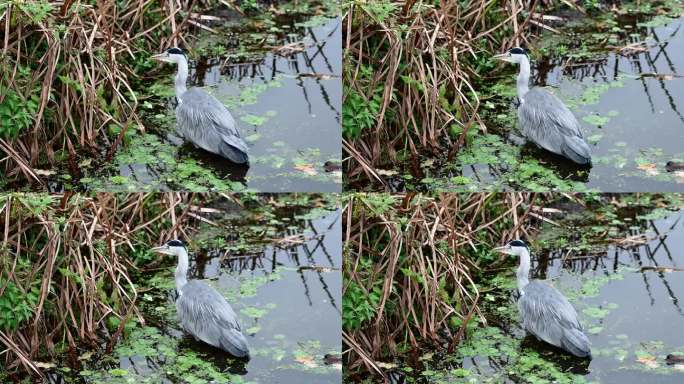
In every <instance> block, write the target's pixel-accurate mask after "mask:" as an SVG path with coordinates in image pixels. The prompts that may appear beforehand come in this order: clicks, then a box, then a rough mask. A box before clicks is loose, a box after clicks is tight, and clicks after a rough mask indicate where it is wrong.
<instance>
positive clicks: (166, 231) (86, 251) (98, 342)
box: [0, 193, 198, 376]
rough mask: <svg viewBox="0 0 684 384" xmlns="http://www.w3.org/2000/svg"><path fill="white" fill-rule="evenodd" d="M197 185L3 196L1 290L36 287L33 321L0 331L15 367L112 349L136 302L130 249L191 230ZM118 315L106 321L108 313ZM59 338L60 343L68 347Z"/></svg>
mask: <svg viewBox="0 0 684 384" xmlns="http://www.w3.org/2000/svg"><path fill="white" fill-rule="evenodd" d="M194 199H196V196H194V195H192V194H185V193H178V194H170V193H169V194H164V195H157V194H131V195H115V194H98V195H96V196H94V197H86V196H82V195H77V194H76V195H74V194H65V195H30V194H29V195H21V194H17V195H6V196H4V197H2V198H1V199H0V234H2V243H0V251H1V253H2V257H1V258H0V297H3V292H4V291H5V290H6V289H10V286H11V288H12V289H19V290H20V292H21V296H22V297H25V296H26V295H28V294H29V293H30V292H32V291H33V292H36V293H37V297H38V300H37V305H36V307H35V308H34V310H33V314H32V318H31V319H30V320H28V323H26V324H24V325H22V326H20V327H18V328H17V329H15V330H7V329H5V330H4V331H3V330H0V356H1V358H2V360H3V364H4V365H6V367H7V370H8V371H9V372H11V371H15V370H20V371H21V370H24V371H27V372H30V373H32V374H35V375H37V376H40V375H42V373H41V369H40V363H38V361H40V359H41V358H42V357H43V356H45V355H49V356H52V355H54V354H55V353H58V352H59V351H56V350H57V349H58V348H66V349H67V352H68V353H67V354H68V356H69V359H70V364H73V366H78V360H77V357H78V355H79V350H78V348H79V347H81V346H88V347H89V348H93V349H95V350H98V349H99V348H100V347H102V346H103V345H105V344H106V349H107V351H111V348H112V347H113V345H114V344H115V343H116V341H117V340H118V339H119V336H120V334H121V332H122V330H123V326H124V324H125V323H126V320H128V319H137V320H138V321H139V322H141V323H144V319H143V318H142V316H141V314H140V313H139V312H138V310H137V308H136V299H137V291H136V288H135V286H134V285H133V282H132V281H131V277H130V276H131V272H132V271H133V270H135V269H136V266H135V265H134V264H133V263H132V259H131V258H130V255H131V254H133V253H135V250H136V249H138V248H140V247H141V244H159V243H160V242H162V241H165V240H168V239H170V238H175V237H178V236H182V237H185V236H187V233H186V232H187V231H192V230H193V228H192V226H191V225H190V224H192V223H194V222H198V220H195V219H192V218H191V217H190V216H189V215H188V211H189V209H190V208H191V207H192V204H191V203H192V201H193V200H194ZM111 317H114V318H116V319H118V320H119V321H120V323H119V324H120V325H119V327H118V329H116V330H115V331H114V332H112V331H111V330H110V329H108V328H107V326H106V325H107V320H108V318H111ZM60 345H61V346H60Z"/></svg>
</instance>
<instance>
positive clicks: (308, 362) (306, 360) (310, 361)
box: [295, 355, 318, 368]
mask: <svg viewBox="0 0 684 384" xmlns="http://www.w3.org/2000/svg"><path fill="white" fill-rule="evenodd" d="M295 361H296V362H298V363H300V364H303V365H305V366H306V367H308V368H316V367H317V366H318V364H316V361H314V358H313V357H311V356H308V355H300V356H297V357H295Z"/></svg>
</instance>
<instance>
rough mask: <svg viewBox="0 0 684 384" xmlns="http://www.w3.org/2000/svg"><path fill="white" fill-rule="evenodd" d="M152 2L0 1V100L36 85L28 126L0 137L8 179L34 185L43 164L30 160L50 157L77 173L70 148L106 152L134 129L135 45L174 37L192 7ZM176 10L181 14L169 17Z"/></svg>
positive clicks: (46, 161)
mask: <svg viewBox="0 0 684 384" xmlns="http://www.w3.org/2000/svg"><path fill="white" fill-rule="evenodd" d="M162 3H163V4H159V3H158V2H155V1H152V0H136V1H126V2H113V1H97V2H82V1H80V0H67V1H48V2H31V1H28V2H14V1H10V2H8V3H7V4H6V5H5V6H4V7H0V50H1V52H2V54H1V55H0V75H1V76H0V103H2V102H3V101H6V100H3V99H4V98H6V96H7V95H6V94H5V93H6V92H1V91H2V90H3V89H4V90H9V92H12V93H13V94H17V95H19V97H20V99H21V100H22V101H21V104H25V103H28V102H29V101H30V100H32V96H35V93H36V92H39V96H38V97H37V98H38V108H37V111H36V112H35V115H34V116H31V119H30V123H29V126H27V127H26V128H23V129H22V131H21V132H20V133H19V134H18V137H5V138H0V151H2V152H3V153H4V156H3V157H4V158H3V159H2V163H3V164H2V167H3V169H4V171H5V174H6V177H7V178H8V179H10V180H13V179H15V178H17V177H18V178H19V179H22V180H26V181H28V182H30V183H34V184H37V185H42V184H43V183H44V182H43V181H42V178H41V176H44V175H45V174H46V173H47V172H48V171H46V170H42V169H39V168H37V167H45V166H46V165H54V164H55V162H56V161H57V159H58V158H66V159H67V163H68V167H69V168H70V169H69V171H70V173H72V175H74V176H78V175H79V170H78V169H79V165H78V164H79V161H81V160H80V158H79V155H87V156H89V157H94V158H96V159H100V160H102V159H111V157H112V155H113V154H114V152H116V150H117V148H118V146H119V145H120V144H121V140H122V138H123V136H124V135H125V133H126V130H128V129H144V125H143V124H142V122H141V121H140V119H139V117H138V114H137V113H136V111H137V107H138V103H139V100H138V97H137V96H136V93H135V92H134V85H133V82H134V80H135V78H136V77H137V76H139V75H136V73H135V70H136V69H135V66H136V65H138V66H139V65H143V63H142V61H141V60H140V59H139V58H140V57H146V56H147V54H146V53H145V52H151V51H156V50H158V49H160V48H164V47H167V46H169V45H171V44H173V43H175V42H176V41H178V40H179V39H180V40H182V39H183V36H182V35H181V32H183V31H184V29H185V27H186V25H187V23H186V22H187V18H188V17H189V16H190V14H191V12H190V10H191V9H192V7H193V5H194V1H192V2H190V3H189V4H181V3H180V2H179V1H177V0H169V1H164V2H162ZM45 10H47V11H48V13H47V14H43V13H42V12H44V11H45ZM181 11H183V12H185V14H186V16H185V17H184V18H183V21H182V22H179V23H177V22H176V19H177V18H178V19H181V16H182V14H181V13H180V12H181ZM22 69H28V71H25V72H22ZM138 70H139V68H138ZM113 128H114V130H115V132H117V130H118V135H116V136H114V137H112V136H110V135H111V131H112V129H113ZM108 133H109V135H108ZM102 148H104V150H103V149H102Z"/></svg>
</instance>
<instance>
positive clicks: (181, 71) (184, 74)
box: [175, 56, 188, 102]
mask: <svg viewBox="0 0 684 384" xmlns="http://www.w3.org/2000/svg"><path fill="white" fill-rule="evenodd" d="M187 81H188V60H186V59H185V56H183V57H181V58H180V60H178V73H177V74H176V84H175V85H176V99H177V100H178V102H180V100H181V98H180V97H181V95H182V94H184V93H185V91H187V90H188V88H187V87H186V85H185V83H186V82H187Z"/></svg>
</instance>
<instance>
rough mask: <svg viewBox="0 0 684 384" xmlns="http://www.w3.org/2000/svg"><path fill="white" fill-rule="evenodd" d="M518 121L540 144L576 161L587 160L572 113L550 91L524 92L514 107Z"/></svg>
mask: <svg viewBox="0 0 684 384" xmlns="http://www.w3.org/2000/svg"><path fill="white" fill-rule="evenodd" d="M518 122H519V123H520V127H521V129H522V131H523V133H524V134H525V136H527V137H528V138H529V139H530V140H532V141H533V142H535V143H536V144H537V145H539V146H540V147H542V148H544V149H546V150H548V151H551V152H553V153H557V154H559V155H563V156H566V157H568V158H570V159H571V160H573V161H574V162H576V163H579V164H585V163H588V162H590V161H591V153H590V152H591V151H590V149H589V146H588V145H587V143H586V142H585V141H584V136H583V135H582V129H581V126H580V124H579V122H578V121H577V119H576V118H575V115H573V114H572V112H570V110H569V109H568V107H566V106H565V104H563V102H562V101H560V99H558V98H557V97H556V96H555V95H553V94H552V93H551V92H549V91H547V90H545V89H543V88H532V89H531V90H530V91H529V92H527V93H526V94H525V97H524V100H523V102H522V104H521V105H520V107H519V108H518Z"/></svg>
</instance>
